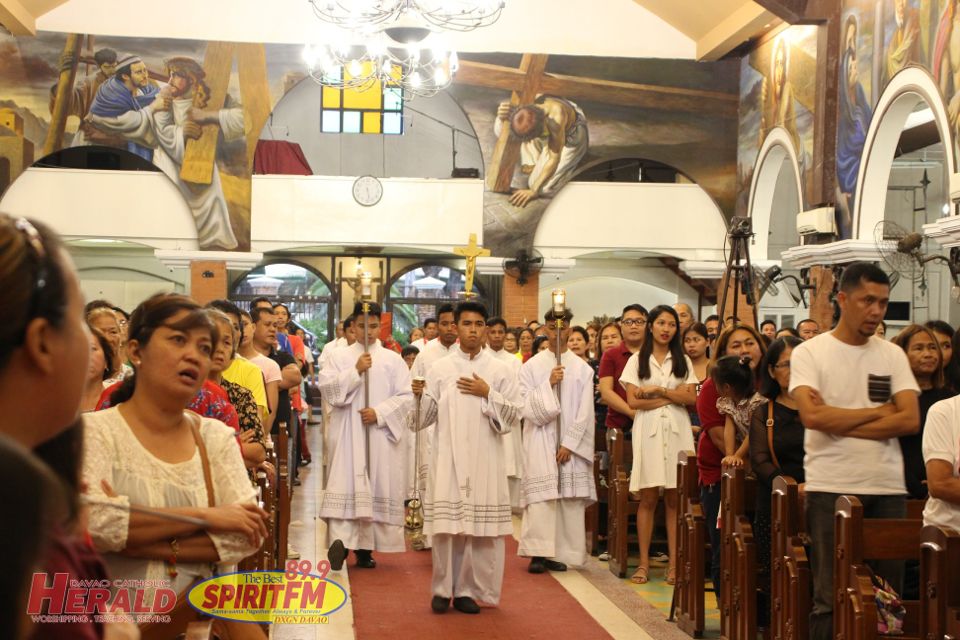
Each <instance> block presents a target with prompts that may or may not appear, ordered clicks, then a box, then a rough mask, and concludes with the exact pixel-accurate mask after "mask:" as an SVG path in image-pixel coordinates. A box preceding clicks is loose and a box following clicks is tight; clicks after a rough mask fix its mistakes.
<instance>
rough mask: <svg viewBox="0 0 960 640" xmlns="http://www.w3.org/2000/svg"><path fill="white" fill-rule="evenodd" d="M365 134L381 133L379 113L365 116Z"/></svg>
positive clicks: (365, 114)
mask: <svg viewBox="0 0 960 640" xmlns="http://www.w3.org/2000/svg"><path fill="white" fill-rule="evenodd" d="M363 132H364V133H380V114H379V113H369V112H367V113H364V114H363Z"/></svg>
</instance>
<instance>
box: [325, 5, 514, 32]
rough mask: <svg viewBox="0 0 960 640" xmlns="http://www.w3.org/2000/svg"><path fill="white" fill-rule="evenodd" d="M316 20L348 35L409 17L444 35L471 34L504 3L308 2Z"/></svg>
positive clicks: (487, 22) (490, 20)
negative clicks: (335, 26)
mask: <svg viewBox="0 0 960 640" xmlns="http://www.w3.org/2000/svg"><path fill="white" fill-rule="evenodd" d="M308 1H309V2H310V5H311V6H312V7H313V12H314V13H315V14H316V15H317V17H318V18H320V19H321V20H324V21H326V22H330V23H331V24H335V25H337V26H338V27H341V28H344V29H349V30H351V31H368V30H371V29H382V28H383V27H382V26H381V25H386V24H389V23H392V22H397V21H398V20H400V19H401V18H404V17H411V18H414V19H419V21H420V22H421V23H422V24H424V25H425V26H426V25H429V26H430V27H434V28H437V29H443V30H446V31H473V30H474V29H477V28H479V27H486V26H489V25H491V24H493V23H494V22H496V21H497V20H498V19H499V18H500V13H501V12H502V11H503V7H504V5H505V4H506V3H505V1H504V0H345V1H343V0H308Z"/></svg>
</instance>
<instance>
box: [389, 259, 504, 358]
mask: <svg viewBox="0 0 960 640" xmlns="http://www.w3.org/2000/svg"><path fill="white" fill-rule="evenodd" d="M465 283H466V275H465V274H464V272H463V271H461V270H460V269H457V268H454V267H451V266H449V265H445V264H440V263H420V264H417V265H413V266H411V267H408V268H407V269H405V270H403V271H401V272H399V273H397V274H396V275H395V276H394V277H393V278H392V279H391V280H390V284H389V286H388V287H387V297H386V300H385V307H386V310H387V311H389V312H391V313H392V314H393V337H394V340H396V341H397V342H399V343H400V344H403V345H406V344H407V343H408V342H409V337H410V330H411V329H413V328H414V327H422V326H423V321H424V320H426V319H427V318H436V317H437V309H438V308H439V307H440V305H442V304H444V303H446V302H451V303H454V304H455V303H457V302H460V301H462V300H463V299H464V298H463V291H464V285H465ZM473 292H474V293H476V294H477V297H476V298H475V300H476V301H477V302H486V300H487V294H486V291H485V290H484V288H483V287H482V286H481V285H480V284H479V283H478V282H477V281H476V280H474V282H473Z"/></svg>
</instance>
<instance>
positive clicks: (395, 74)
mask: <svg viewBox="0 0 960 640" xmlns="http://www.w3.org/2000/svg"><path fill="white" fill-rule="evenodd" d="M426 44H428V43H427V42H424V43H410V44H407V45H405V46H400V45H398V44H396V43H395V42H393V41H392V40H390V38H389V36H387V35H386V34H384V33H374V34H371V35H370V36H368V38H367V42H366V44H365V45H363V46H361V45H353V46H351V45H350V44H349V43H342V42H341V43H330V42H328V43H326V44H317V45H307V46H306V47H304V50H303V59H304V62H305V63H306V65H307V72H308V73H309V74H310V77H311V78H313V80H314V81H315V82H317V83H318V84H321V85H324V86H327V87H334V88H337V89H357V90H359V91H364V90H366V89H370V88H373V87H375V86H379V85H383V86H386V87H400V88H402V89H403V90H404V92H405V93H407V94H413V95H417V96H427V97H429V96H432V95H435V94H436V93H437V92H438V91H442V90H443V89H445V88H446V87H448V86H450V82H451V81H452V80H453V75H454V74H455V73H456V72H457V67H458V66H459V62H458V60H457V54H456V52H454V51H449V50H446V49H445V48H443V47H431V46H425V45H426Z"/></svg>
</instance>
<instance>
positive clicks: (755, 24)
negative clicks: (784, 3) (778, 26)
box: [697, 2, 778, 61]
mask: <svg viewBox="0 0 960 640" xmlns="http://www.w3.org/2000/svg"><path fill="white" fill-rule="evenodd" d="M777 21H778V17H777V16H776V15H774V14H773V13H771V12H770V11H767V10H766V9H764V8H763V7H761V6H760V5H758V4H757V3H755V2H748V3H746V4H744V5H743V6H741V7H740V8H739V9H737V10H736V11H734V12H733V13H731V14H730V15H729V16H727V17H726V18H724V19H723V20H722V21H721V22H719V23H718V24H717V25H716V26H715V27H714V28H713V29H711V30H710V31H708V32H707V33H705V34H704V35H703V36H702V37H701V38H699V39H698V40H697V60H701V61H709V60H719V59H720V58H722V57H723V56H725V55H727V54H728V53H730V52H731V51H732V50H734V49H736V48H737V47H739V46H740V45H741V44H743V43H744V42H747V41H748V40H750V39H751V38H755V37H757V36H758V35H759V34H762V33H764V32H765V31H766V30H767V29H768V28H770V27H771V26H772V23H774V22H777Z"/></svg>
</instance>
